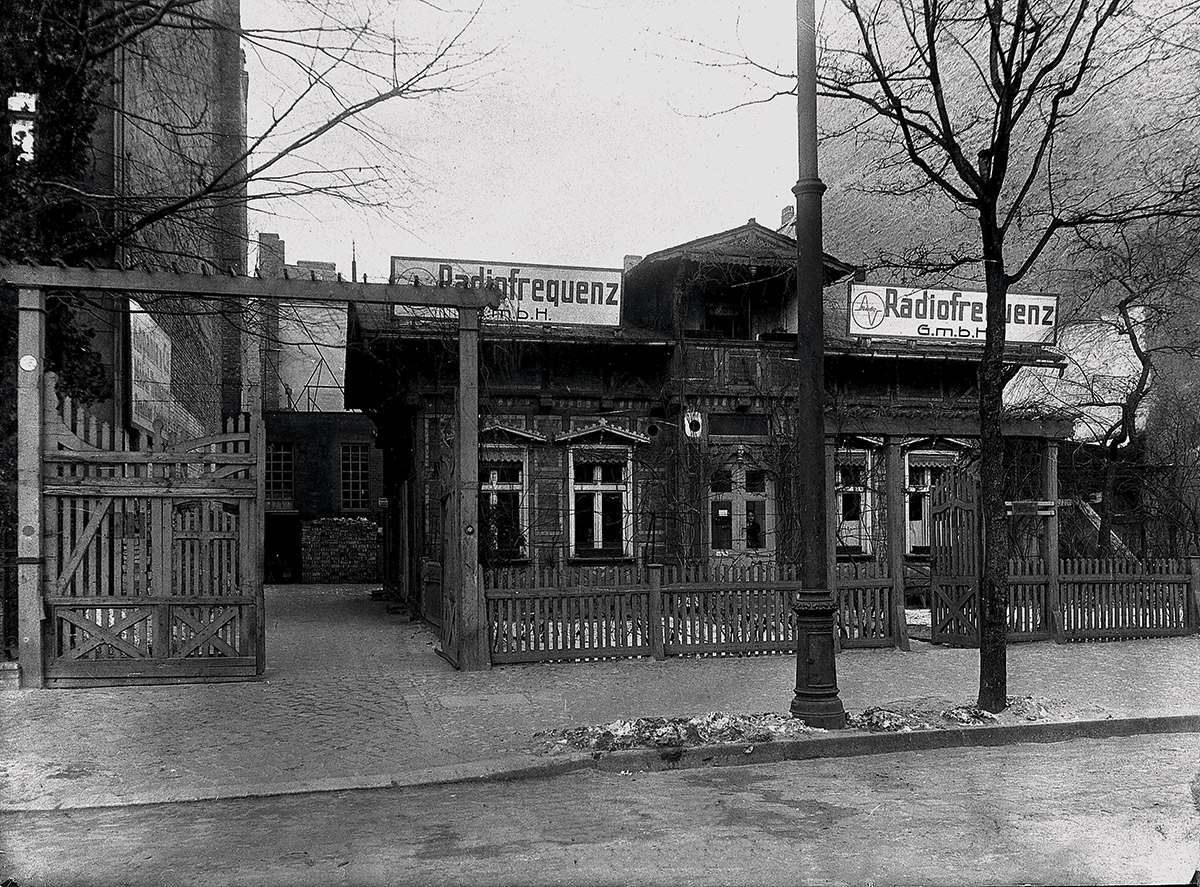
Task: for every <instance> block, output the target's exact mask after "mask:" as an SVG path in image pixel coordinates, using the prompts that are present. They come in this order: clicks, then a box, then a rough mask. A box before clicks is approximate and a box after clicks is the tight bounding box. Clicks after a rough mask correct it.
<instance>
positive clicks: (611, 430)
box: [554, 419, 650, 444]
mask: <svg viewBox="0 0 1200 887" xmlns="http://www.w3.org/2000/svg"><path fill="white" fill-rule="evenodd" d="M606 434H608V435H612V436H613V437H616V438H619V439H621V440H624V441H626V442H627V443H641V444H648V443H650V438H648V437H646V435H644V434H638V433H637V432H636V431H626V430H625V429H624V428H617V427H616V426H615V425H609V424H608V420H607V419H601V420H600V421H599V422H597V423H596V424H595V425H589V426H587V427H586V428H579V429H577V430H575V431H568V432H566V433H564V434H556V435H555V436H554V441H555V443H562V442H563V441H573V440H583V439H584V438H588V437H603V436H604V435H606Z"/></svg>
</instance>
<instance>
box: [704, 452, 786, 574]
mask: <svg viewBox="0 0 1200 887" xmlns="http://www.w3.org/2000/svg"><path fill="white" fill-rule="evenodd" d="M755 471H760V472H762V474H763V491H762V492H761V493H757V492H755V493H752V492H750V491H749V490H747V488H746V486H747V485H746V476H747V475H748V474H750V473H751V472H755ZM718 472H727V473H728V475H729V479H730V489H729V492H715V491H714V490H713V478H714V476H715V475H716V474H717V473H718ZM707 487H708V494H707V495H708V509H707V511H706V520H705V522H706V527H705V536H706V539H705V542H706V547H707V551H708V556H709V557H717V558H730V557H774V555H775V538H776V526H775V524H776V520H777V517H778V516H777V513H776V501H775V480H774V478H772V477H771V473H770V472H769V471H767V470H766V469H765V468H763V467H762V466H761V465H759V464H758V463H756V462H754V461H752V460H748V459H744V458H743V459H738V460H736V461H732V462H726V463H721V464H719V465H717V466H715V467H714V468H713V469H712V470H711V471H709V473H708V483H707ZM720 502H728V503H729V519H730V521H731V527H730V547H729V548H715V547H714V545H713V542H714V540H713V536H714V533H713V519H714V516H715V515H714V508H715V507H716V506H717V504H718V503H720ZM747 502H761V503H763V506H762V507H763V514H762V522H761V530H760V533H761V539H762V543H763V544H762V546H761V547H760V548H749V547H747V545H746V535H747V534H746V530H747V523H746V503H747Z"/></svg>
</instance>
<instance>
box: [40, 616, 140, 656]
mask: <svg viewBox="0 0 1200 887" xmlns="http://www.w3.org/2000/svg"><path fill="white" fill-rule="evenodd" d="M88 609H98V608H96V607H89V608H88ZM99 609H107V608H99ZM151 615H153V611H152V610H146V609H145V608H141V607H136V608H134V612H133V615H132V616H126V617H125V618H124V619H122V620H121V621H120V622H118V623H117V624H116V625H114V626H112V627H111V628H105V627H104V626H103V625H100V624H98V623H96V622H93V621H92V620H91V619H88V618H87V617H86V616H82V615H80V614H79V613H78V612H77V611H75V610H65V609H63V610H58V611H57V616H58V618H59V619H62V620H63V621H65V622H70V623H71V624H72V625H74V626H76V627H78V628H82V629H83V630H84V631H86V632H87V633H88V634H89V635H91V637H89V638H88V640H87V642H86V643H84V644H81V645H79V646H78V647H72V648H71V649H70V651H69V652H70V654H71V655H70V657H69V658H71V659H81V658H82V657H84V656H86V655H87V654H88V653H90V652H92V650H94V649H96V648H97V647H99V646H100V645H101V644H108V645H109V646H111V647H113V648H114V649H116V650H120V651H121V652H122V653H124V654H125V655H126V656H128V657H130V658H131V659H145V658H146V651H145V650H142V649H140V648H139V647H135V646H133V645H132V644H130V643H129V642H128V641H126V640H124V639H122V638H121V637H119V635H120V634H121V632H123V631H125V630H126V629H128V628H131V627H132V626H134V625H137V624H138V623H139V622H141V621H142V620H143V619H147V618H149V617H150V616H151Z"/></svg>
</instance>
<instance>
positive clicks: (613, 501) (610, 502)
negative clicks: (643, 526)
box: [600, 493, 625, 552]
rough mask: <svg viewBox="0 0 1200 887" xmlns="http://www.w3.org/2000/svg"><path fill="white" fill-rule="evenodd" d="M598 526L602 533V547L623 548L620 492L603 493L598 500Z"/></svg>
mask: <svg viewBox="0 0 1200 887" xmlns="http://www.w3.org/2000/svg"><path fill="white" fill-rule="evenodd" d="M600 508H601V513H600V526H601V531H602V533H603V540H604V541H603V545H602V546H601V547H603V548H604V549H605V550H608V551H619V552H623V551H624V550H625V543H624V532H623V531H624V520H623V516H622V509H621V494H620V493H605V494H604V495H603V496H602V498H601V501H600Z"/></svg>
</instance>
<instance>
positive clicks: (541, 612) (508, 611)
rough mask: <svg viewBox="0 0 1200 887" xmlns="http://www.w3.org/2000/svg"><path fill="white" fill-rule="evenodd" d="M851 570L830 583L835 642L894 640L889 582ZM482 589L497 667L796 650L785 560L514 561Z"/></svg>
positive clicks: (790, 572) (875, 572)
mask: <svg viewBox="0 0 1200 887" xmlns="http://www.w3.org/2000/svg"><path fill="white" fill-rule="evenodd" d="M858 573H859V575H851V573H850V571H849V570H842V571H841V574H842V575H839V576H838V579H837V587H836V591H835V595H836V601H837V604H838V612H837V623H838V631H839V637H840V640H841V644H842V646H844V647H868V646H892V645H893V644H894V643H895V635H896V629H897V626H896V625H895V619H894V616H893V610H892V590H893V583H892V580H891V579H890V578H889V577H887V576H886V575H884V574H882V573H881V572H879V568H876V567H874V565H871V566H870V568H868V569H862V568H860V569H859V570H858ZM484 589H485V597H486V600H487V616H488V626H489V632H490V638H491V650H492V661H493V662H495V663H506V662H541V661H554V660H566V659H575V660H578V659H602V658H621V657H636V656H653V657H654V658H656V659H663V658H665V657H667V656H686V655H698V654H700V655H763V654H770V653H786V652H792V651H794V649H795V623H794V618H793V615H792V603H793V601H794V600H795V595H796V592H797V591H798V590H799V582H798V581H797V577H796V569H795V567H794V566H790V565H778V564H749V565H745V564H735V565H728V566H720V565H705V566H697V567H677V566H668V567H648V568H642V567H636V566H633V565H621V566H605V567H588V566H573V567H570V568H567V569H561V570H554V569H546V568H534V567H528V568H521V567H517V568H505V569H498V570H491V571H488V572H486V573H485V574H484Z"/></svg>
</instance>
